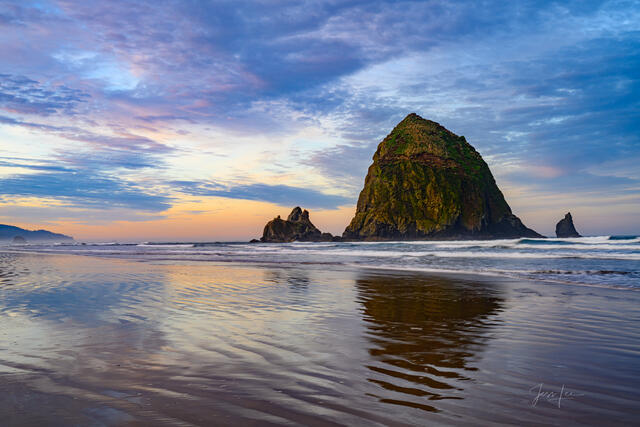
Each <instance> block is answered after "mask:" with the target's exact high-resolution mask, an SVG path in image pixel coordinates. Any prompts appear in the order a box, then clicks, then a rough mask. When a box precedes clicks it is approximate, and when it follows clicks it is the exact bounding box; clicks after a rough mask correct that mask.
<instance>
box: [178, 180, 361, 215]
mask: <svg viewBox="0 0 640 427" xmlns="http://www.w3.org/2000/svg"><path fill="white" fill-rule="evenodd" d="M169 184H171V186H172V187H173V188H175V189H177V190H178V191H180V192H183V193H185V194H189V195H194V196H214V197H226V198H230V199H243V200H258V201H263V202H269V203H274V204H277V205H281V206H298V205H300V206H304V207H306V208H309V209H337V208H338V207H339V206H344V205H346V204H350V203H353V202H354V200H353V199H350V198H347V197H343V196H338V195H333V194H325V193H322V192H320V191H317V190H313V189H308V188H300V187H292V186H289V185H268V184H246V185H230V186H223V185H220V184H217V183H214V182H194V181H174V182H171V183H169Z"/></svg>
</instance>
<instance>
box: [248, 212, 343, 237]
mask: <svg viewBox="0 0 640 427" xmlns="http://www.w3.org/2000/svg"><path fill="white" fill-rule="evenodd" d="M332 238H333V236H332V235H331V234H329V233H322V232H321V231H320V230H318V229H317V228H316V226H315V225H313V224H312V223H311V220H310V219H309V211H307V210H306V209H305V210H302V209H301V208H300V207H295V208H294V209H293V210H292V211H291V213H290V214H289V217H288V218H287V220H286V221H285V220H283V219H282V218H280V216H278V217H277V218H274V219H272V220H271V221H269V222H268V223H267V225H265V227H264V231H263V233H262V238H260V241H261V242H263V243H286V242H295V241H298V242H322V241H331V239H332Z"/></svg>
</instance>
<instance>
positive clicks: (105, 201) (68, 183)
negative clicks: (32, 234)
mask: <svg viewBox="0 0 640 427" xmlns="http://www.w3.org/2000/svg"><path fill="white" fill-rule="evenodd" d="M0 194H2V195H3V199H4V201H10V198H11V196H20V197H39V198H43V199H57V200H60V201H62V202H64V203H65V204H66V205H67V206H71V207H78V208H85V209H86V208H90V209H110V208H128V209H136V210H140V211H146V212H162V211H165V210H167V209H169V207H170V203H171V201H172V199H171V198H169V197H168V196H164V195H161V194H154V193H150V192H146V191H144V190H142V189H140V188H139V187H138V186H136V185H134V184H132V183H130V182H127V181H124V180H120V179H117V178H115V177H111V176H108V175H105V174H101V173H91V172H87V171H81V170H78V171H72V172H68V171H61V172H44V173H34V174H18V175H12V176H9V177H6V178H2V179H0ZM116 219H117V218H116Z"/></svg>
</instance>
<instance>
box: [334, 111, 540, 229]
mask: <svg viewBox="0 0 640 427" xmlns="http://www.w3.org/2000/svg"><path fill="white" fill-rule="evenodd" d="M342 237H343V238H344V239H347V240H420V239H434V240H437V239H499V238H518V237H542V236H541V235H540V234H538V233H536V232H535V231H533V230H531V229H529V228H527V227H525V226H524V224H522V221H520V219H519V218H518V217H516V216H515V215H513V213H511V208H510V207H509V205H508V204H507V202H506V201H505V199H504V196H503V195H502V192H501V191H500V189H499V188H498V186H497V185H496V182H495V180H494V179H493V175H492V174H491V171H490V170H489V167H488V166H487V164H486V163H485V161H484V160H483V159H482V157H481V156H480V154H479V153H478V152H477V151H476V150H475V149H474V148H473V147H472V146H471V145H469V143H468V142H467V141H466V140H465V138H464V136H458V135H455V134H454V133H452V132H450V131H448V130H447V129H445V128H444V127H442V126H440V125H439V124H438V123H436V122H432V121H430V120H425V119H423V118H422V117H420V116H418V115H417V114H409V115H408V116H407V117H406V118H405V119H404V120H402V121H401V122H400V123H399V124H398V125H397V126H396V127H395V128H394V129H393V131H391V133H390V134H389V135H388V136H387V137H386V138H385V139H384V140H383V141H382V142H381V143H380V145H378V149H377V150H376V153H375V155H374V156H373V164H372V165H371V166H370V167H369V171H368V173H367V177H366V179H365V182H364V188H363V189H362V192H361V193H360V197H359V198H358V206H357V210H356V214H355V216H354V217H353V219H352V220H351V223H350V224H349V226H348V227H347V228H346V230H345V231H344V233H343V235H342Z"/></svg>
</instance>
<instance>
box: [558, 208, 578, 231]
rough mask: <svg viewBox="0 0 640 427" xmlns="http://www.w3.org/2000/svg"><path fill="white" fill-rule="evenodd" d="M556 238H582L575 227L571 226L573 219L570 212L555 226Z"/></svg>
mask: <svg viewBox="0 0 640 427" xmlns="http://www.w3.org/2000/svg"><path fill="white" fill-rule="evenodd" d="M556 236H557V237H582V236H581V235H580V234H579V233H578V231H577V230H576V227H575V226H574V225H573V218H572V217H571V212H568V213H567V214H566V215H565V216H564V218H563V219H561V220H560V221H559V222H558V223H557V224H556Z"/></svg>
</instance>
